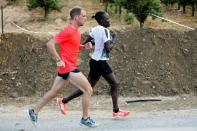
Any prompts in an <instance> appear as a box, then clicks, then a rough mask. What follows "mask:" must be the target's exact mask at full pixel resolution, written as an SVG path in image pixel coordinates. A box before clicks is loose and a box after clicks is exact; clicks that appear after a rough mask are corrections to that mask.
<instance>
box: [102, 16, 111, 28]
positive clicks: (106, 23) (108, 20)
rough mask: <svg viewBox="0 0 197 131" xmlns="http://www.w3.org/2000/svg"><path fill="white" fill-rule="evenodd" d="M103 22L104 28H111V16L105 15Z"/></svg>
mask: <svg viewBox="0 0 197 131" xmlns="http://www.w3.org/2000/svg"><path fill="white" fill-rule="evenodd" d="M101 21H102V25H103V26H104V27H109V26H110V19H109V15H108V14H107V13H105V14H104V15H103V19H102V20H101Z"/></svg>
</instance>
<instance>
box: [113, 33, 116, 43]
mask: <svg viewBox="0 0 197 131" xmlns="http://www.w3.org/2000/svg"><path fill="white" fill-rule="evenodd" d="M116 39H117V33H116V32H114V33H113V35H112V42H113V43H115V41H116Z"/></svg>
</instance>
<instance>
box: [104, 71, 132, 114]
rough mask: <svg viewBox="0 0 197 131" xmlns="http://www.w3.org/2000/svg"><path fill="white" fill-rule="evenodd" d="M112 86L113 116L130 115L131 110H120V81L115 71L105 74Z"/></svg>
mask: <svg viewBox="0 0 197 131" xmlns="http://www.w3.org/2000/svg"><path fill="white" fill-rule="evenodd" d="M103 77H104V78H105V80H106V81H107V82H108V83H109V84H110V86H111V96H112V102H113V114H112V116H113V118H117V117H124V116H128V115H129V114H130V112H128V111H123V110H120V109H119V107H118V83H117V81H116V79H115V75H114V73H110V74H108V75H106V76H103Z"/></svg>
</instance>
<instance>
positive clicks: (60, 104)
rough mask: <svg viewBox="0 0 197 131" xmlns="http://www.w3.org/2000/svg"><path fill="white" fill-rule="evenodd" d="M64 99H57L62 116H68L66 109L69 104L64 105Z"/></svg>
mask: <svg viewBox="0 0 197 131" xmlns="http://www.w3.org/2000/svg"><path fill="white" fill-rule="evenodd" d="M62 100H63V98H57V103H58V105H59V107H60V111H61V112H62V114H64V115H66V107H67V104H64V103H63V102H62Z"/></svg>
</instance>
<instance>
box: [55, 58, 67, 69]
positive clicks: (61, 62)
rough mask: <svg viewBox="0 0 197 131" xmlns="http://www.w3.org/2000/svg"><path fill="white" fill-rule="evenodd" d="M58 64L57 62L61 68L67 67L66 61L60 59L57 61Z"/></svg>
mask: <svg viewBox="0 0 197 131" xmlns="http://www.w3.org/2000/svg"><path fill="white" fill-rule="evenodd" d="M56 64H57V67H60V68H64V67H65V63H64V62H63V61H62V60H58V61H57V62H56Z"/></svg>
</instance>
